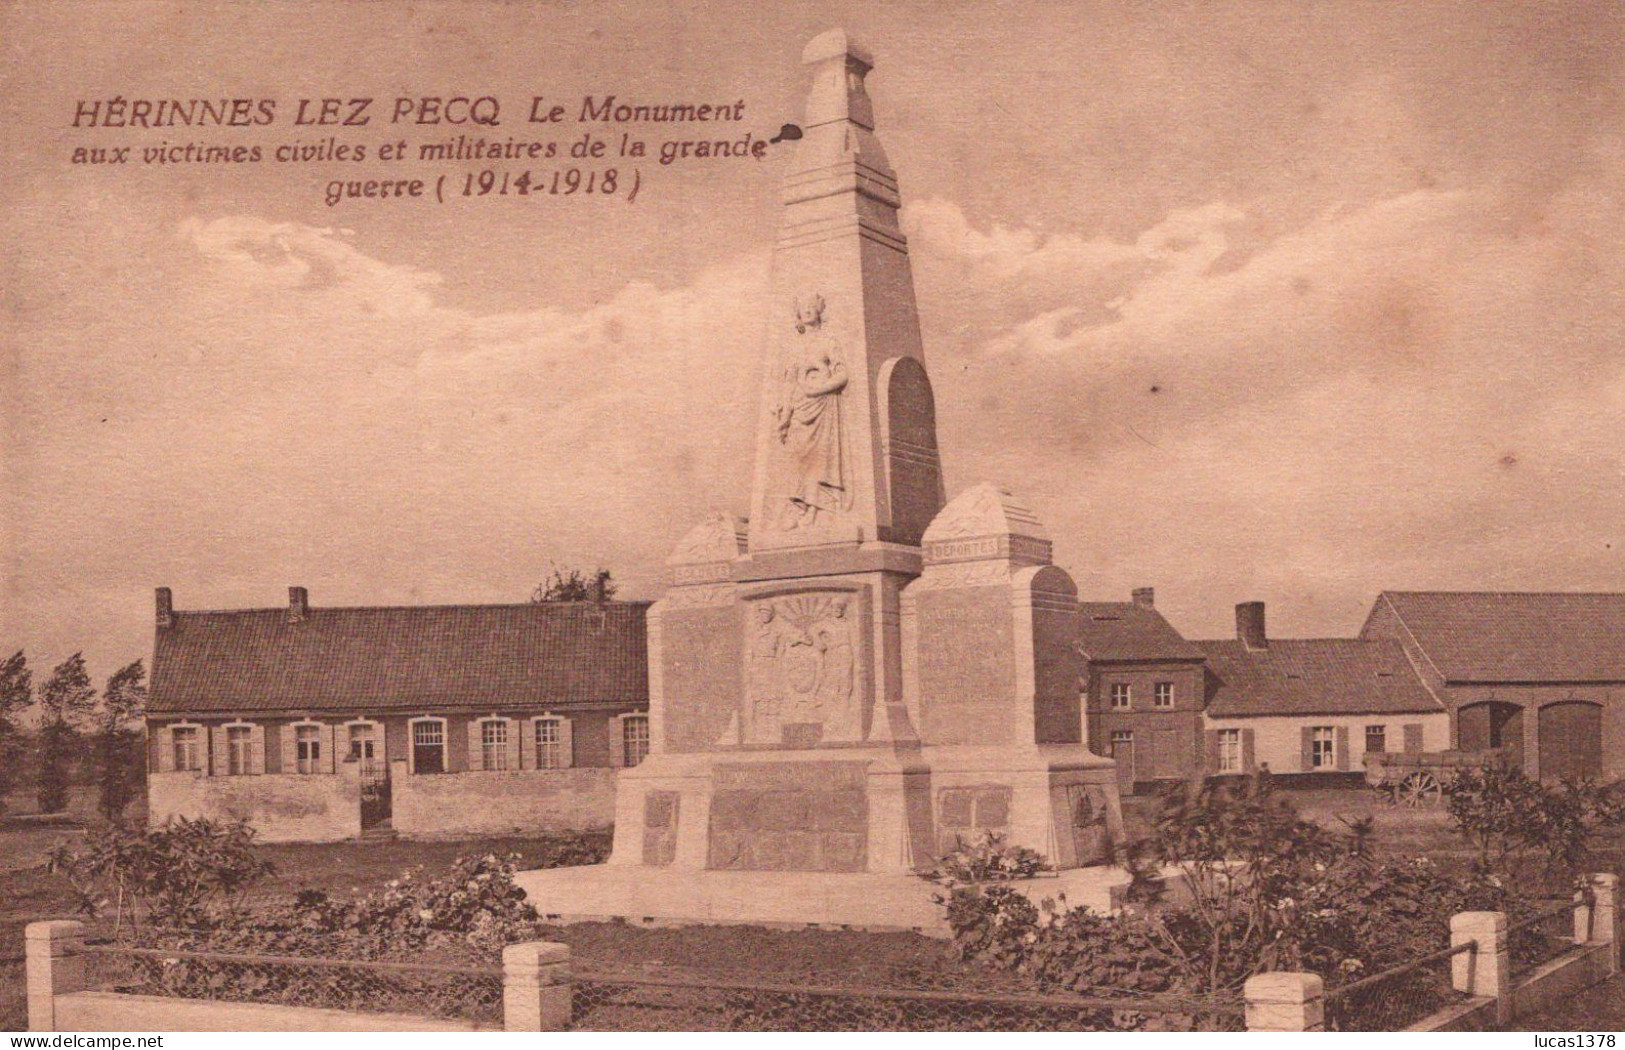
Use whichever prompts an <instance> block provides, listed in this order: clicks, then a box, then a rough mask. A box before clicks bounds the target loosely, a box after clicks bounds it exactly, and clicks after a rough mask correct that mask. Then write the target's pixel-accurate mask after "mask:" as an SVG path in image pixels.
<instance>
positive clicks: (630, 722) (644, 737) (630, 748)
mask: <svg viewBox="0 0 1625 1050" xmlns="http://www.w3.org/2000/svg"><path fill="white" fill-rule="evenodd" d="M621 746H622V751H621V755H622V761H623V762H624V763H625V764H626V765H627V766H628V767H631V766H635V765H637V764H638V763H639V762H642V761H643V760H644V759H646V758H648V757H649V716H648V715H627V716H626V717H625V718H622V719H621Z"/></svg>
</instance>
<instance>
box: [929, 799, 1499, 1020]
mask: <svg viewBox="0 0 1625 1050" xmlns="http://www.w3.org/2000/svg"><path fill="white" fill-rule="evenodd" d="M1369 837H1370V827H1369V825H1368V824H1366V823H1363V822H1362V823H1358V824H1354V825H1351V826H1350V827H1349V828H1348V830H1347V831H1346V832H1333V831H1329V830H1327V829H1324V828H1321V827H1319V826H1317V825H1314V824H1310V823H1308V822H1305V821H1302V820H1300V819H1298V817H1297V815H1296V813H1295V812H1294V811H1293V809H1292V807H1291V806H1290V805H1289V804H1288V803H1287V802H1286V801H1285V800H1283V799H1281V798H1278V797H1276V796H1274V795H1273V793H1271V792H1270V791H1269V790H1268V788H1267V786H1265V785H1260V784H1258V783H1256V782H1254V783H1243V784H1240V785H1237V786H1228V785H1211V786H1210V785H1195V786H1191V787H1188V788H1186V789H1184V790H1182V791H1180V792H1177V793H1173V794H1171V795H1170V796H1169V797H1167V798H1166V799H1164V806H1163V809H1162V811H1161V814H1160V817H1159V820H1158V822H1157V825H1156V829H1155V833H1154V835H1153V837H1152V838H1151V839H1150V840H1149V841H1148V842H1146V843H1142V844H1139V845H1137V846H1136V848H1134V849H1131V850H1129V851H1128V855H1127V861H1126V863H1127V865H1128V868H1129V871H1130V873H1131V881H1130V885H1129V890H1128V894H1127V897H1128V900H1129V901H1130V906H1129V907H1127V908H1125V909H1123V911H1122V912H1121V913H1120V914H1118V915H1116V916H1105V915H1101V914H1099V913H1096V912H1091V911H1089V910H1088V909H1084V908H1068V907H1067V906H1066V902H1065V900H1064V899H1063V900H1061V901H1059V902H1050V901H1045V902H1043V903H1042V904H1034V903H1033V902H1032V901H1030V900H1028V899H1027V898H1026V897H1025V896H1023V895H1022V894H1020V893H1019V892H1017V891H1016V890H1014V889H1013V888H1010V887H1007V886H1001V885H998V884H997V883H994V884H988V885H980V886H969V887H957V888H954V889H953V890H952V892H951V894H950V895H949V896H948V897H947V898H946V899H945V901H944V903H945V904H946V905H947V910H948V922H949V925H950V927H951V928H952V930H953V934H954V944H955V948H956V950H957V952H958V954H959V955H960V956H961V957H962V958H966V959H972V960H977V961H981V962H984V963H987V964H989V965H992V966H996V967H998V968H1001V969H1007V970H1013V971H1017V972H1021V973H1024V974H1026V975H1028V976H1030V977H1032V978H1034V979H1036V980H1037V981H1038V982H1040V983H1041V984H1043V985H1045V986H1047V987H1053V988H1057V989H1064V990H1068V991H1074V992H1111V991H1115V990H1127V991H1138V992H1157V993H1175V994H1181V995H1196V996H1207V995H1221V996H1228V995H1234V994H1235V993H1237V992H1239V990H1240V988H1241V986H1242V985H1243V984H1244V983H1245V982H1246V980H1247V978H1248V977H1250V976H1252V975H1253V974H1256V973H1263V972H1266V971H1270V970H1308V971H1311V972H1315V973H1319V974H1321V975H1322V977H1323V978H1324V979H1325V980H1326V983H1327V985H1328V987H1335V986H1337V985H1339V984H1342V983H1347V982H1349V981H1352V980H1356V979H1358V978H1359V977H1361V976H1364V975H1365V974H1368V973H1374V972H1377V971H1379V970H1383V969H1387V968H1389V967H1391V966H1395V965H1398V964H1400V963H1403V962H1407V961H1409V960H1411V959H1414V958H1416V957H1418V956H1420V955H1423V954H1426V953H1429V952H1432V951H1436V950H1437V949H1439V948H1442V947H1444V946H1446V945H1447V944H1448V943H1449V920H1450V916H1451V915H1452V914H1454V913H1456V912H1458V911H1469V910H1472V911H1477V910H1514V909H1513V905H1512V902H1511V900H1510V897H1509V894H1508V893H1507V891H1506V890H1505V888H1504V887H1502V886H1501V885H1500V884H1499V882H1498V880H1495V879H1493V878H1490V877H1487V876H1484V875H1481V874H1476V873H1475V874H1470V875H1467V876H1454V875H1450V874H1448V873H1446V872H1444V871H1442V870H1440V869H1439V868H1438V867H1436V866H1435V865H1433V864H1432V863H1431V862H1429V861H1427V860H1423V859H1418V860H1408V861H1395V862H1379V861H1378V860H1376V859H1375V858H1374V857H1373V856H1372V855H1371V852H1370V849H1369ZM1170 869H1171V873H1173V874H1175V875H1176V877H1174V878H1172V879H1171V880H1169V882H1170V883H1171V885H1168V886H1166V887H1165V886H1164V883H1163V881H1162V880H1161V879H1159V878H1157V877H1156V876H1159V875H1161V874H1163V873H1164V872H1169V871H1170Z"/></svg>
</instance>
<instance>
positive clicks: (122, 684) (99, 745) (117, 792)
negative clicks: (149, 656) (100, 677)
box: [96, 660, 147, 822]
mask: <svg viewBox="0 0 1625 1050" xmlns="http://www.w3.org/2000/svg"><path fill="white" fill-rule="evenodd" d="M146 680H147V669H146V667H145V666H143V665H142V663H141V661H140V660H136V661H134V662H133V663H130V664H127V665H125V666H124V667H121V668H119V669H118V670H117V671H115V672H113V676H112V677H111V678H109V679H108V680H107V687H106V688H105V689H103V690H102V703H101V707H100V709H99V710H98V712H97V723H98V724H97V726H96V786H97V808H98V809H99V810H100V811H101V814H102V816H103V817H104V818H105V819H107V820H110V821H115V822H116V821H117V820H118V819H119V818H120V817H122V816H123V815H124V810H125V809H126V808H127V807H128V806H129V804H130V802H131V801H132V800H133V799H134V798H135V796H136V793H137V792H138V791H139V790H140V787H141V779H142V775H143V774H144V773H145V771H146V762H145V761H144V760H143V759H144V756H143V755H142V751H141V732H140V724H141V716H142V715H144V714H145V713H146V710H147V686H146Z"/></svg>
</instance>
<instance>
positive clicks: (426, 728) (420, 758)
mask: <svg viewBox="0 0 1625 1050" xmlns="http://www.w3.org/2000/svg"><path fill="white" fill-rule="evenodd" d="M411 725H412V772H413V773H444V772H445V771H446V720H445V719H444V718H414V719H412V722H411Z"/></svg>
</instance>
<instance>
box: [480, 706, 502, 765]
mask: <svg viewBox="0 0 1625 1050" xmlns="http://www.w3.org/2000/svg"><path fill="white" fill-rule="evenodd" d="M479 767H481V769H507V722H504V720H502V718H486V720H484V722H481V723H479Z"/></svg>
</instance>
